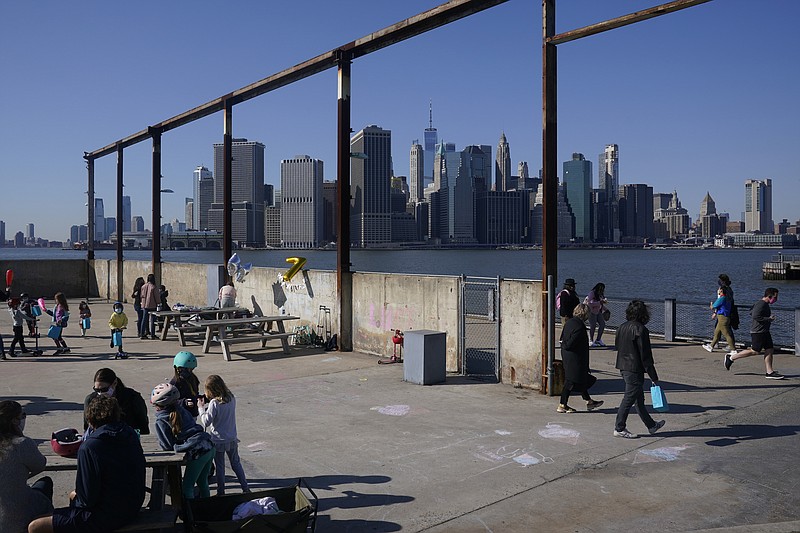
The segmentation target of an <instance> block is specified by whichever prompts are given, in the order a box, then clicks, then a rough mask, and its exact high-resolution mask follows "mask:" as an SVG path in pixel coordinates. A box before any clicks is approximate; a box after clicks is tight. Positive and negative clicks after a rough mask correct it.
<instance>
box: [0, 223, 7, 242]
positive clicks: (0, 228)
mask: <svg viewBox="0 0 800 533" xmlns="http://www.w3.org/2000/svg"><path fill="white" fill-rule="evenodd" d="M5 245H6V223H5V222H3V221H2V220H0V248H2V247H4V246H5Z"/></svg>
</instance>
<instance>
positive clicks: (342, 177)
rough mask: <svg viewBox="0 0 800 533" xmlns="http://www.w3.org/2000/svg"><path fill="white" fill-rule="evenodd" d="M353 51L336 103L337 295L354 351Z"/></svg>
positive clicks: (346, 345)
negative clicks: (351, 62)
mask: <svg viewBox="0 0 800 533" xmlns="http://www.w3.org/2000/svg"><path fill="white" fill-rule="evenodd" d="M350 59H351V58H350V54H349V53H347V52H342V53H341V57H340V60H339V78H338V98H337V102H336V117H337V120H336V121H337V128H336V132H337V134H336V138H337V140H336V148H337V154H336V180H337V181H336V183H337V185H336V196H337V204H338V209H337V214H338V231H337V232H336V294H337V297H338V299H339V301H338V304H339V305H338V307H339V309H338V315H339V350H341V351H344V352H352V351H353V273H352V272H351V271H350V67H351V64H350Z"/></svg>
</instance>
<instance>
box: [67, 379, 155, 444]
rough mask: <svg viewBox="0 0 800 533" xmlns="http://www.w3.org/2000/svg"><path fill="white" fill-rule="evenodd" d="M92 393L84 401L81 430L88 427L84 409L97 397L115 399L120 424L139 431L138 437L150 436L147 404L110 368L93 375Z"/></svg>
mask: <svg viewBox="0 0 800 533" xmlns="http://www.w3.org/2000/svg"><path fill="white" fill-rule="evenodd" d="M92 389H93V391H94V392H92V393H91V394H90V395H89V396H87V397H86V400H84V402H83V404H84V408H83V413H84V419H83V429H84V430H86V428H88V427H89V423H88V421H87V420H86V408H87V407H88V406H89V402H91V401H92V400H93V399H94V398H95V397H97V396H108V397H111V398H116V400H117V403H119V407H120V409H121V410H122V413H121V414H122V422H125V423H126V424H128V425H129V426H130V427H132V428H133V429H136V430H138V431H139V434H140V435H149V434H150V425H149V422H150V421H149V419H148V418H147V404H145V403H144V398H142V395H141V394H140V393H139V392H138V391H136V390H135V389H132V388H130V387H126V386H125V384H124V383H122V380H121V379H119V378H118V377H117V375H116V374H115V373H114V371H113V370H111V369H110V368H101V369H100V370H98V371H97V372H96V373H95V375H94V387H92Z"/></svg>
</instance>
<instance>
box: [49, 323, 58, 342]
mask: <svg viewBox="0 0 800 533" xmlns="http://www.w3.org/2000/svg"><path fill="white" fill-rule="evenodd" d="M47 336H48V337H50V338H51V339H57V338H59V337H60V336H61V326H56V325H55V324H54V325H52V326H50V329H48V330H47Z"/></svg>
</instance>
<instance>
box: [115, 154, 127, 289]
mask: <svg viewBox="0 0 800 533" xmlns="http://www.w3.org/2000/svg"><path fill="white" fill-rule="evenodd" d="M122 151H123V148H122V146H117V300H118V301H120V302H121V301H123V298H124V292H123V285H124V283H125V277H124V275H123V272H122V260H123V258H122V246H123V244H124V242H123V241H122V231H123V229H124V226H123V222H124V221H123V218H122V195H123V194H124V193H123V191H124V182H123V176H124V170H123V169H124V165H123V162H124V158H123V153H122Z"/></svg>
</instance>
